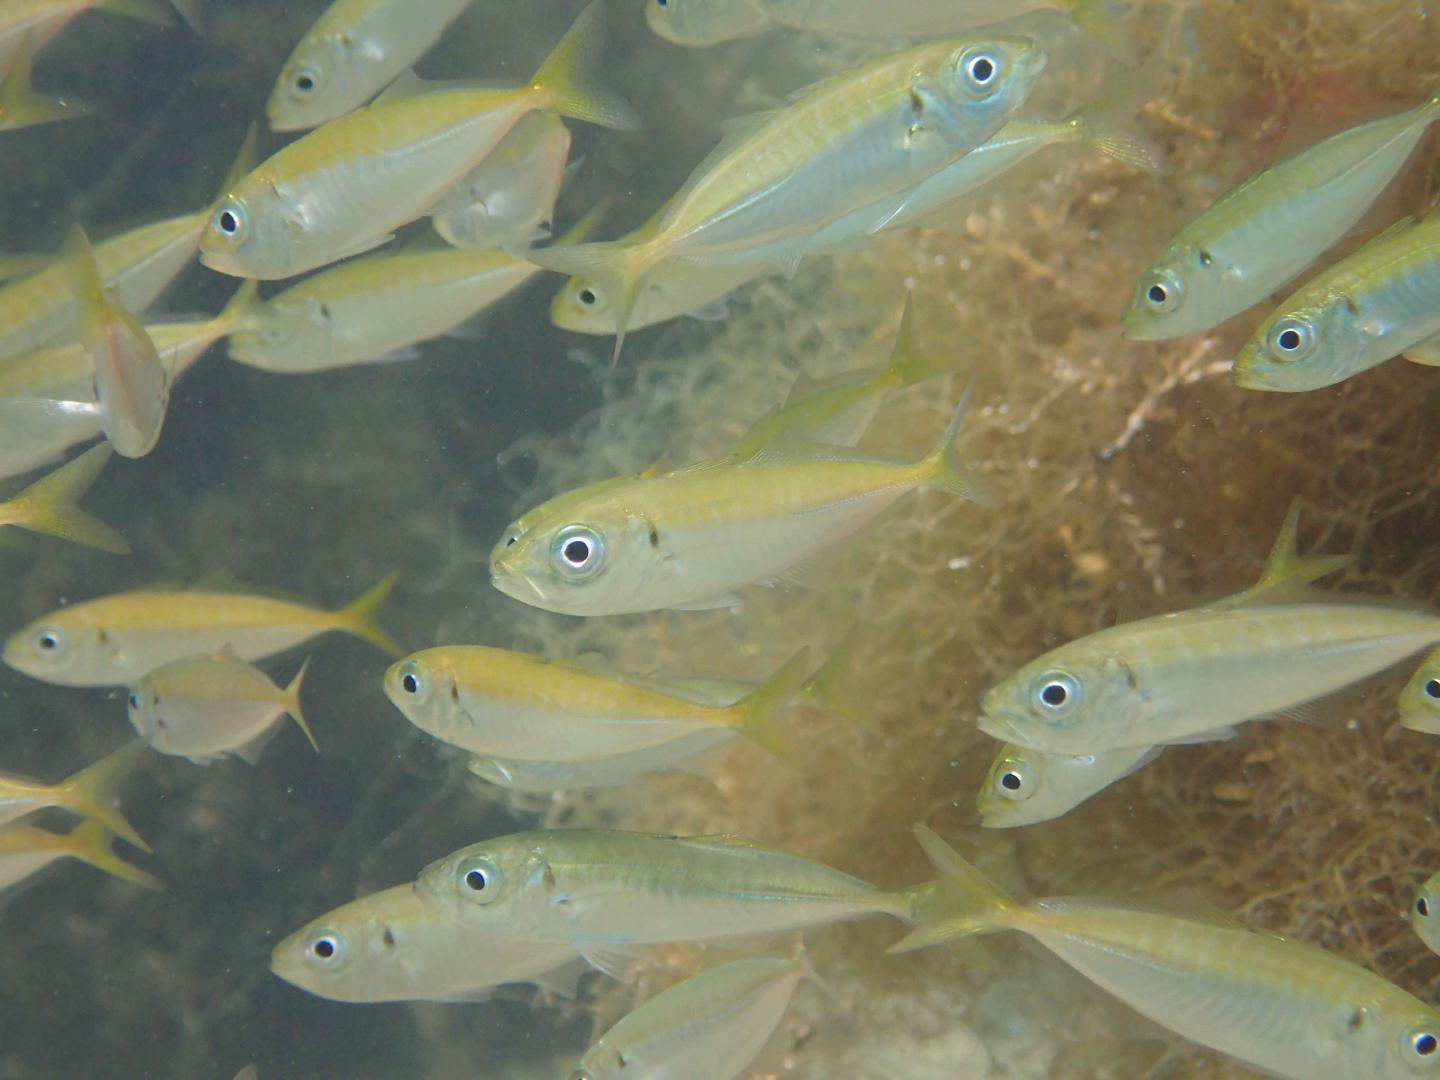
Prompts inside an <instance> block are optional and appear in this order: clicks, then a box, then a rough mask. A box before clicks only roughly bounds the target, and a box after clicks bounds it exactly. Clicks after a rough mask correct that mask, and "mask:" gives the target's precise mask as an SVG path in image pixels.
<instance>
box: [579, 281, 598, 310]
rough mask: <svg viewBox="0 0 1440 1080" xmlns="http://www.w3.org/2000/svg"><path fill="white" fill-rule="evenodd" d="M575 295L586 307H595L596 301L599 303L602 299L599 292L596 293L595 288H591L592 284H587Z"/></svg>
mask: <svg viewBox="0 0 1440 1080" xmlns="http://www.w3.org/2000/svg"><path fill="white" fill-rule="evenodd" d="M575 295H576V297H577V298H578V299H579V301H580V303H582V304H584V305H585V306H586V307H594V306H595V305H596V303H598V302H599V300H600V296H599V294H598V293H596V292H595V290H594V289H592V288H590V286H588V285H587V286H585V288H583V289H581V290H580V291H579V292H578V293H576V294H575Z"/></svg>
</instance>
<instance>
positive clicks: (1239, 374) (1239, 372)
mask: <svg viewBox="0 0 1440 1080" xmlns="http://www.w3.org/2000/svg"><path fill="white" fill-rule="evenodd" d="M1234 375H1235V385H1236V386H1238V387H1240V389H1242V390H1271V391H1278V390H1283V389H1285V388H1284V387H1283V386H1281V385H1279V384H1278V383H1277V382H1275V381H1274V380H1273V379H1270V378H1268V377H1267V376H1265V375H1264V374H1262V373H1261V372H1259V371H1256V370H1255V369H1254V368H1251V367H1249V366H1248V365H1245V364H1243V363H1242V362H1240V361H1236V363H1235V369H1234Z"/></svg>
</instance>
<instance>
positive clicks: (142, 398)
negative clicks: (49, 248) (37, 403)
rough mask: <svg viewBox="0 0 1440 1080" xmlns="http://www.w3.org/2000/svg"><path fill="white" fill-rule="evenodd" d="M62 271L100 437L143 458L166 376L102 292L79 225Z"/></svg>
mask: <svg viewBox="0 0 1440 1080" xmlns="http://www.w3.org/2000/svg"><path fill="white" fill-rule="evenodd" d="M67 270H68V271H69V275H70V288H71V290H72V291H73V292H74V294H75V297H76V299H77V300H78V301H79V303H80V311H81V322H80V326H81V339H82V340H83V341H84V343H85V350H86V351H87V352H88V353H89V354H90V360H91V363H92V364H93V365H94V371H95V401H96V404H98V405H99V406H100V421H101V426H102V428H103V430H104V432H105V438H107V439H108V440H109V441H110V445H111V446H113V447H114V448H115V452H116V453H117V454H121V455H123V456H125V457H128V458H139V457H144V456H145V455H146V454H148V453H150V451H151V450H153V449H155V445H156V443H158V442H159V441H160V431H161V429H162V427H163V426H164V424H165V412H166V410H167V409H168V408H169V406H170V373H169V372H168V371H167V370H166V369H165V365H164V364H163V363H161V361H160V354H159V353H158V352H156V351H155V343H154V342H153V341H151V340H150V335H149V334H147V333H145V328H144V327H142V326H141V325H140V324H139V322H137V321H136V319H135V317H134V316H133V315H131V314H130V312H128V311H126V310H125V308H124V307H123V306H122V305H121V303H120V301H119V298H118V297H117V296H116V295H115V293H114V292H113V291H112V290H110V289H107V288H106V286H105V282H104V280H103V278H102V276H101V272H100V266H99V264H98V263H97V262H96V261H95V252H94V251H93V250H92V249H91V247H90V241H89V240H88V239H86V237H85V230H84V229H82V228H81V227H80V226H79V225H76V226H75V227H74V228H73V229H72V230H71V234H70V255H69V259H68V263H67Z"/></svg>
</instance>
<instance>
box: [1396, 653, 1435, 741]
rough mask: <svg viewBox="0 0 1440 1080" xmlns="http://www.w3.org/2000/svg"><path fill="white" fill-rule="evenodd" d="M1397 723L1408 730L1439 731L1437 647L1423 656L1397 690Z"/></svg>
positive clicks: (1431, 732) (1427, 732)
mask: <svg viewBox="0 0 1440 1080" xmlns="http://www.w3.org/2000/svg"><path fill="white" fill-rule="evenodd" d="M1400 723H1401V725H1403V726H1404V727H1407V728H1409V729H1410V730H1411V731H1419V732H1423V733H1424V734H1426V735H1440V649H1437V650H1436V651H1434V652H1432V653H1430V654H1429V655H1428V656H1426V657H1425V659H1424V660H1423V661H1422V662H1421V664H1420V667H1419V668H1418V669H1417V670H1416V672H1415V674H1414V675H1413V676H1411V678H1410V681H1409V682H1408V683H1406V684H1405V689H1404V690H1401V691H1400Z"/></svg>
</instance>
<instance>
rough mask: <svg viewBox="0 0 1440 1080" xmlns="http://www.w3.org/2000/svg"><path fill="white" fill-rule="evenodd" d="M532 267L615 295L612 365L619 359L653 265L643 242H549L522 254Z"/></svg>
mask: <svg viewBox="0 0 1440 1080" xmlns="http://www.w3.org/2000/svg"><path fill="white" fill-rule="evenodd" d="M525 257H526V258H527V259H529V260H530V261H531V262H533V263H534V264H535V265H536V266H540V267H544V268H545V269H546V270H554V271H556V272H557V273H561V274H569V275H571V276H572V277H583V278H587V279H589V280H590V281H593V282H594V283H595V284H596V285H598V286H600V288H602V289H604V290H605V291H606V292H607V293H608V294H609V295H610V296H612V297H614V298H615V353H614V356H613V357H612V366H613V365H614V364H618V363H619V362H620V350H621V349H622V348H623V347H624V345H625V330H626V327H628V326H629V324H630V316H631V314H633V313H634V311H635V305H636V303H637V302H638V301H639V299H640V290H641V289H642V288H643V287H644V285H645V279H646V277H647V276H648V273H649V268H650V266H651V265H653V264H652V263H651V261H650V259H649V257H648V250H647V247H646V245H644V244H641V245H636V244H632V243H627V242H625V241H623V240H607V241H604V242H601V243H594V244H576V245H575V246H573V247H571V246H562V245H552V246H550V247H547V248H539V249H537V250H532V251H530V252H529V253H528V254H527V255H526V256H525Z"/></svg>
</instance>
